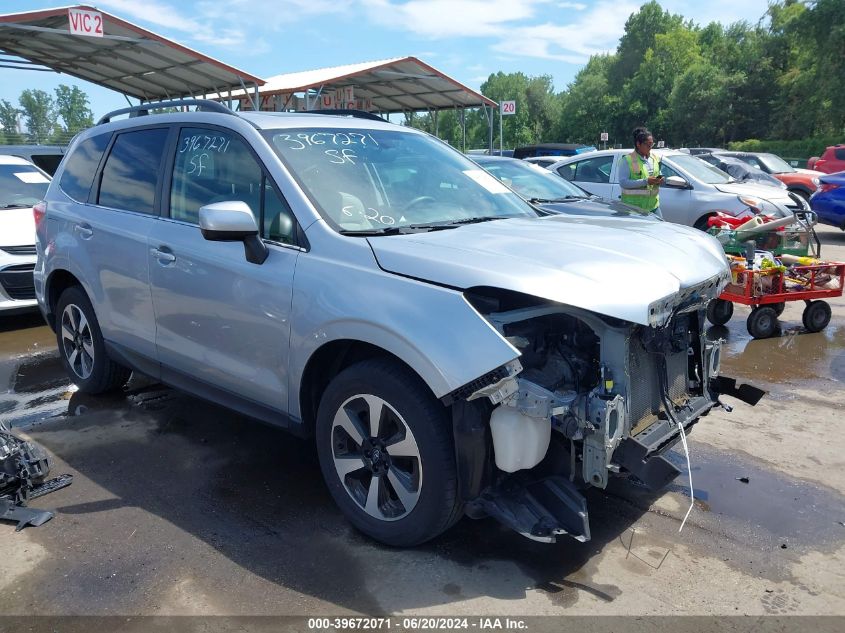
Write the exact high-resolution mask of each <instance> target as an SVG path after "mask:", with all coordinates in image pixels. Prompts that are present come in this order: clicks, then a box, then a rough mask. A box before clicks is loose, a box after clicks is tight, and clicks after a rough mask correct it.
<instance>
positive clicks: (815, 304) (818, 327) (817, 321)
mask: <svg viewBox="0 0 845 633" xmlns="http://www.w3.org/2000/svg"><path fill="white" fill-rule="evenodd" d="M830 316H831V312H830V304H829V303H828V302H827V301H811V302H810V303H809V304H807V307H806V308H804V314H803V315H801V320H802V321H803V322H804V327H805V328H806V329H807V331H808V332H821V331H822V330H823V329H825V328H826V327H827V324H828V323H830Z"/></svg>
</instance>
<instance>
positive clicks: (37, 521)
mask: <svg viewBox="0 0 845 633" xmlns="http://www.w3.org/2000/svg"><path fill="white" fill-rule="evenodd" d="M49 472H50V461H49V458H48V457H47V452H46V451H45V450H44V449H43V448H41V447H40V446H38V445H37V444H34V443H33V442H27V441H24V440H21V439H19V438H18V437H15V435H13V434H12V433H11V432H10V431H9V429H8V428H6V426H5V425H4V424H3V422H2V421H0V520H4V521H14V522H15V523H17V527H16V528H15V531H16V532H19V531H20V530H22V529H23V528H24V527H26V526H27V525H32V526H34V527H38V526H39V525H43V524H44V523H46V522H47V521H49V520H50V519H52V518H53V513H52V512H50V511H49V510H39V509H36V508H29V507H27V503H28V502H29V501H31V500H33V499H37V498H38V497H43V496H44V495H46V494H49V493H51V492H55V491H56V490H61V489H62V488H65V487H67V486H69V485H70V484H71V483H73V477H72V476H71V475H62V476H61V477H56V478H54V479H51V480H49V481H48V480H47V479H46V477H47V475H48V473H49Z"/></svg>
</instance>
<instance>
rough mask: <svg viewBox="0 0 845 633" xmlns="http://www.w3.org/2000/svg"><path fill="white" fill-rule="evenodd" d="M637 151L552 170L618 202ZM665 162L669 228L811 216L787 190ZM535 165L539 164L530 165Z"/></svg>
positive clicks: (672, 155)
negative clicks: (623, 174) (715, 219)
mask: <svg viewBox="0 0 845 633" xmlns="http://www.w3.org/2000/svg"><path fill="white" fill-rule="evenodd" d="M632 151H633V150H631V149H613V150H602V151H597V152H590V153H589V154H584V155H582V156H570V157H568V158H564V159H562V160H559V161H557V162H554V163H551V164H544V165H543V166H544V167H546V169H549V170H551V171H553V172H556V173H557V174H558V175H560V176H561V177H562V178H564V179H566V180H568V181H570V182H572V183H575V184H576V185H578V186H579V187H581V188H583V189H586V190H587V191H589V192H590V193H593V194H595V195H597V196H601V197H602V198H608V199H611V200H618V199H620V198H621V195H622V188H621V187H620V185H619V173H620V167H621V165H622V162H623V161H624V160H625V155H626V154H630V153H631V152H632ZM655 154H657V155H658V156H660V165H661V173H662V174H663V175H664V176H665V177H666V181H665V183H664V184H663V185H661V186H660V210H661V212H662V213H663V218H664V219H665V220H666V221H668V222H676V223H678V224H685V225H686V226H694V227H696V228H699V229H706V228H707V219H708V218H709V217H710V216H711V215H713V214H715V213H717V212H721V213H727V214H729V215H733V216H737V217H742V216H743V215H747V216H748V217H749V218H750V217H751V216H752V215H756V214H758V213H763V214H766V215H773V216H775V217H785V216H787V215H789V214H790V213H793V212H795V211H808V210H809V207H808V206H807V204H806V202H804V201H803V200H802V199H801V198H799V197H797V196H795V195H794V194H790V193H789V192H787V191H786V190H783V189H775V188H772V187H767V186H760V185H756V184H750V183H745V182H737V181H736V180H734V179H733V178H732V177H731V176H730V175H728V174H726V173H725V172H723V171H722V170H720V169H717V168H716V167H714V166H713V165H710V164H708V163H706V162H705V161H703V160H701V159H700V158H697V157H695V156H691V155H690V154H687V153H686V152H680V151H677V150H661V151H655ZM526 160H529V161H532V160H535V159H526Z"/></svg>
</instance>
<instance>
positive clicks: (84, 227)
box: [73, 224, 94, 240]
mask: <svg viewBox="0 0 845 633" xmlns="http://www.w3.org/2000/svg"><path fill="white" fill-rule="evenodd" d="M73 228H74V230H75V231H76V232H77V233H79V237H81V238H82V239H83V240H88V239H91V237H92V236H93V235H94V229H92V228H91V225H90V224H75V225H74V226H73Z"/></svg>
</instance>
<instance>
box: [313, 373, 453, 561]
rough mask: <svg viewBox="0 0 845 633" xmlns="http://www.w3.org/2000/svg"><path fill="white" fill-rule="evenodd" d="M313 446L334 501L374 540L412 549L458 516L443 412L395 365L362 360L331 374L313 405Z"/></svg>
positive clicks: (449, 433)
mask: <svg viewBox="0 0 845 633" xmlns="http://www.w3.org/2000/svg"><path fill="white" fill-rule="evenodd" d="M316 441H317V454H318V456H319V458H320V468H321V470H322V473H323V478H324V479H325V481H326V485H327V486H328V488H329V491H330V492H331V495H332V497H333V498H334V500H335V503H337V505H338V506H339V507H340V509H341V510H342V511H343V513H344V514H345V515H346V517H347V518H348V519H349V520H350V521H351V522H352V524H353V525H354V526H355V527H356V528H358V529H359V530H360V531H362V532H364V533H365V534H367V535H368V536H370V537H372V538H374V539H375V540H377V541H381V542H382V543H385V544H387V545H393V546H399V547H407V546H411V545H417V544H419V543H422V542H424V541H427V540H429V539H432V538H434V537H435V536H437V535H438V534H440V533H441V532H443V531H445V530H446V529H447V528H449V527H450V526H451V525H452V524H454V523H455V522H456V521H457V520H458V519H459V518H460V516H461V514H462V506H461V503H460V500H459V498H458V484H457V471H456V468H455V452H454V442H453V439H452V429H451V423H450V418H449V415H448V410H447V409H446V408H445V407H444V406H443V405H442V404H441V403H440V402H438V400H437V399H436V398H435V397H434V395H433V394H432V393H431V391H429V389H428V388H427V387H426V385H425V384H424V383H423V382H422V381H421V380H420V378H419V377H418V376H417V375H416V374H414V373H413V372H412V371H410V370H409V369H407V368H406V367H405V366H403V365H401V364H400V363H398V362H396V361H392V360H390V359H373V360H367V361H363V362H360V363H357V364H355V365H353V366H351V367H349V368H347V369H345V370H344V371H342V372H341V373H340V374H338V375H337V376H336V377H335V378H334V380H332V382H331V383H330V384H329V386H328V388H327V389H326V391H325V393H324V394H323V397H322V399H321V401H320V408H319V411H318V413H317V429H316Z"/></svg>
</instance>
